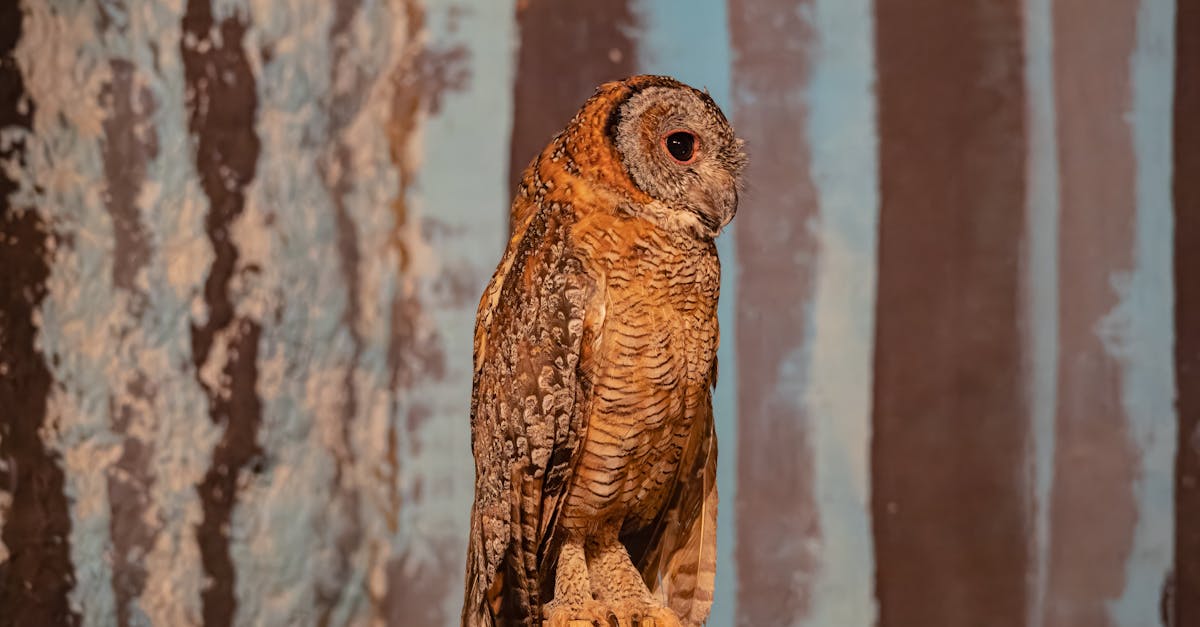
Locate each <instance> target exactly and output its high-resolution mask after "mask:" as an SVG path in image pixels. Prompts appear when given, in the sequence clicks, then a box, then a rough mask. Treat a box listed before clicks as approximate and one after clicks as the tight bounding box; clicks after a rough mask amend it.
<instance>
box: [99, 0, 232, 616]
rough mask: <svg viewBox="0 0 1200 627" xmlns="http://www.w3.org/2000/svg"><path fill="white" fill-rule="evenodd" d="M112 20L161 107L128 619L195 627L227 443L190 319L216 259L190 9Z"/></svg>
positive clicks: (143, 208) (136, 426) (142, 9)
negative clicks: (198, 373) (194, 136)
mask: <svg viewBox="0 0 1200 627" xmlns="http://www.w3.org/2000/svg"><path fill="white" fill-rule="evenodd" d="M105 10H108V11H111V15H110V18H109V19H110V21H111V23H112V24H113V27H112V28H114V29H119V33H114V34H112V35H109V36H108V37H106V39H105V42H106V45H107V46H108V49H109V51H110V52H111V53H112V54H113V55H115V56H117V57H119V58H121V59H124V60H125V61H127V62H128V63H130V64H131V65H132V68H133V72H134V76H135V77H136V82H135V85H134V86H135V88H136V89H137V90H139V91H141V90H145V91H147V92H148V94H149V98H150V99H151V100H152V101H153V102H154V103H155V107H154V109H153V111H150V112H146V113H147V120H146V122H145V124H146V125H147V127H148V128H146V129H145V131H144V132H145V133H146V134H147V135H153V136H154V137H155V141H156V144H157V146H158V149H159V150H158V152H157V154H156V155H155V156H154V158H151V159H149V160H148V161H147V163H146V172H145V181H144V183H143V184H142V186H141V188H140V191H139V193H138V195H137V197H136V200H135V203H134V204H135V205H136V207H137V208H138V209H139V211H140V216H141V221H142V224H143V226H144V227H145V229H146V236H147V245H148V247H149V249H150V255H149V258H148V259H147V261H146V265H145V269H144V272H143V276H144V277H145V278H144V284H143V283H142V281H141V280H139V281H138V285H139V287H140V288H141V289H142V290H143V293H144V295H145V296H144V297H145V306H144V309H143V311H142V313H141V317H140V318H139V319H138V322H137V328H135V329H134V330H132V331H131V332H130V334H129V335H128V337H126V345H125V350H126V351H127V352H128V355H123V356H122V358H121V359H120V360H118V362H117V363H116V364H115V365H116V366H117V367H121V364H126V363H128V362H136V364H137V366H138V368H139V369H140V371H141V373H142V375H143V376H144V379H145V380H144V382H143V385H144V386H145V387H146V388H147V389H150V390H154V394H151V395H149V396H148V397H147V398H146V399H145V401H144V402H145V405H146V407H145V408H144V409H142V410H141V411H140V412H139V414H138V416H137V418H135V419H134V420H132V421H131V422H130V424H129V425H128V427H127V436H129V437H132V438H136V439H137V440H139V441H142V442H153V443H154V446H153V447H152V448H151V449H150V450H149V451H148V452H147V454H148V455H149V460H148V461H147V465H148V467H150V468H152V469H154V473H155V475H154V481H153V482H152V483H150V484H149V486H148V487H147V488H146V495H147V503H145V508H144V511H143V512H142V524H143V525H144V526H145V527H146V528H147V529H153V530H155V533H154V536H153V540H152V541H151V543H150V545H149V546H148V547H146V552H145V553H144V554H142V555H140V556H138V559H139V561H140V563H141V566H142V567H143V568H144V570H145V585H144V588H143V590H142V591H141V595H140V596H139V597H137V598H135V599H133V600H132V601H131V603H130V605H129V607H127V608H126V610H127V612H128V615H129V620H130V622H131V624H139V625H145V624H155V625H158V624H164V625H166V624H169V625H196V624H199V623H200V615H201V608H200V590H201V588H202V586H203V585H204V582H203V579H202V578H203V568H202V567H201V562H200V555H199V550H198V547H197V545H196V542H195V535H194V534H195V531H194V530H195V527H196V526H197V525H198V524H199V523H200V521H201V517H202V515H201V511H200V505H199V500H198V499H197V498H196V492H195V485H196V484H197V483H199V482H200V481H201V480H202V478H203V475H204V472H205V469H206V468H207V466H208V463H209V451H211V450H212V448H213V446H214V445H215V443H216V438H217V437H218V435H219V434H218V431H217V429H216V428H215V427H214V426H213V425H212V424H211V422H210V421H208V420H207V419H204V418H203V417H202V416H198V415H197V410H198V408H202V407H204V406H205V400H204V398H203V396H202V394H201V390H200V388H199V386H197V385H196V384H195V374H194V371H193V370H192V366H191V359H190V357H191V346H190V343H189V341H188V323H189V318H188V315H189V312H190V310H191V307H192V303H193V302H194V301H195V300H198V299H199V296H200V294H201V291H202V286H203V283H204V277H205V271H206V269H207V268H208V267H209V265H210V263H211V260H212V256H213V253H212V250H211V247H210V246H209V245H208V242H207V239H206V238H205V237H204V235H203V234H204V226H203V225H204V214H205V212H206V211H207V202H206V200H205V198H204V196H203V193H202V192H201V190H200V187H199V184H198V181H197V179H196V176H195V171H194V170H193V169H192V167H191V164H190V163H189V160H188V159H186V158H180V157H181V156H183V155H188V154H189V153H190V152H191V144H190V139H189V137H188V131H187V128H186V123H187V114H186V111H185V108H184V96H185V88H184V74H183V68H182V66H181V59H180V57H179V55H178V54H173V53H172V52H173V51H174V50H176V49H177V46H178V42H179V40H180V37H181V33H180V28H179V19H180V14H181V13H182V2H180V1H173V0H172V1H162V2H151V3H145V2H143V3H139V4H138V10H136V11H130V10H128V9H127V8H125V7H120V6H118V5H116V4H115V3H114V4H107V5H105ZM127 446H128V445H127ZM110 618H111V617H110Z"/></svg>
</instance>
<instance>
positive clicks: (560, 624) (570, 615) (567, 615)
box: [543, 599, 617, 627]
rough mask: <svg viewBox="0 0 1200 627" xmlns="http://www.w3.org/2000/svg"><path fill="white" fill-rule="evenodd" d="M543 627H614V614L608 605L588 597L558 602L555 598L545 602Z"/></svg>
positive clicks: (615, 620) (615, 621)
mask: <svg viewBox="0 0 1200 627" xmlns="http://www.w3.org/2000/svg"><path fill="white" fill-rule="evenodd" d="M544 611H545V613H546V622H545V624H544V625H543V627H614V626H616V625H617V618H616V615H614V614H613V612H612V611H611V610H609V609H608V606H606V605H604V604H603V603H600V602H599V601H594V600H592V599H588V600H586V601H583V602H580V603H568V602H562V603H560V602H559V601H558V600H557V599H555V600H554V601H551V602H549V603H547V604H546V606H545V608H544Z"/></svg>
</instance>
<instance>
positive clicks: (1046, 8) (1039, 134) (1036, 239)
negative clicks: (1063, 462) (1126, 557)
mask: <svg viewBox="0 0 1200 627" xmlns="http://www.w3.org/2000/svg"><path fill="white" fill-rule="evenodd" d="M1053 19H1054V18H1053V10H1052V7H1051V0H1026V2H1025V59H1026V61H1025V68H1026V73H1025V86H1026V94H1027V95H1026V97H1027V99H1028V116H1029V123H1028V134H1027V136H1028V142H1029V143H1028V150H1029V156H1028V161H1027V162H1026V173H1027V185H1028V187H1027V188H1026V195H1025V205H1026V207H1025V210H1026V227H1025V234H1026V235H1025V237H1026V241H1027V242H1028V244H1027V250H1028V252H1027V257H1026V259H1025V262H1026V266H1025V269H1024V283H1025V285H1024V296H1025V299H1026V300H1025V311H1024V315H1025V316H1026V318H1027V320H1028V325H1027V329H1028V330H1027V332H1026V333H1027V335H1026V338H1025V339H1026V351H1027V354H1028V356H1029V362H1028V364H1029V365H1028V368H1029V372H1028V376H1029V384H1030V389H1029V396H1030V399H1029V402H1030V414H1031V420H1032V423H1033V424H1032V425H1031V428H1030V430H1029V433H1030V442H1029V447H1030V449H1031V450H1030V454H1029V459H1030V467H1029V474H1030V476H1029V486H1030V488H1029V489H1030V491H1031V499H1032V501H1033V507H1032V508H1031V511H1032V517H1033V519H1032V521H1031V526H1032V529H1033V534H1032V536H1033V537H1032V538H1031V540H1030V544H1031V546H1030V554H1031V559H1030V565H1031V568H1032V569H1033V572H1032V573H1030V577H1029V586H1030V590H1029V611H1028V614H1027V616H1028V622H1029V625H1030V627H1037V626H1039V625H1042V624H1043V622H1044V619H1045V607H1046V592H1047V585H1048V584H1047V581H1048V577H1049V571H1050V511H1051V506H1050V503H1051V502H1050V499H1051V488H1052V486H1053V484H1054V451H1055V433H1056V430H1055V417H1056V409H1057V403H1058V387H1057V383H1058V232H1059V229H1058V224H1059V198H1058V186H1059V176H1058V139H1057V130H1056V127H1057V122H1056V110H1055V97H1054V93H1055V92H1054V21H1053Z"/></svg>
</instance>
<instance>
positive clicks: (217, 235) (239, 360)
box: [180, 0, 262, 627]
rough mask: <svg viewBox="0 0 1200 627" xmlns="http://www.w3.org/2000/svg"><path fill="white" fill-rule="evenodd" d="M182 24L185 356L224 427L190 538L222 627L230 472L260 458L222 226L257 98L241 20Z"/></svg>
mask: <svg viewBox="0 0 1200 627" xmlns="http://www.w3.org/2000/svg"><path fill="white" fill-rule="evenodd" d="M181 26H182V30H183V37H182V38H181V39H180V52H181V54H182V56H183V62H184V76H185V78H186V81H187V90H188V91H187V110H188V130H189V131H190V132H191V134H192V135H193V137H194V141H195V142H196V144H195V145H196V170H197V172H198V173H199V175H200V183H201V186H202V187H203V189H204V193H205V195H206V196H207V197H208V201H209V211H208V214H207V216H206V217H205V224H204V226H205V231H206V232H207V234H208V238H209V241H210V242H211V244H212V247H213V251H214V253H215V257H214V259H213V263H212V267H211V269H210V270H209V275H208V279H207V280H206V281H205V284H204V301H205V303H206V304H207V306H208V318H207V320H205V321H204V322H203V323H201V324H195V323H194V324H193V326H192V332H191V336H192V356H193V360H194V361H195V366H196V378H197V381H199V383H200V385H201V386H202V387H204V389H205V392H206V393H207V395H208V401H209V416H210V417H211V419H212V421H213V422H214V423H216V424H218V425H224V427H225V432H224V433H223V434H222V436H221V440H220V441H219V442H218V443H217V446H216V448H215V449H214V450H213V454H212V464H211V466H210V467H209V470H208V472H207V473H206V474H205V477H204V481H203V482H201V483H200V484H199V485H198V486H197V487H196V489H197V492H198V493H199V495H200V500H201V504H202V507H203V510H204V519H203V521H202V522H201V523H200V525H199V526H198V527H197V528H196V540H197V542H198V543H199V545H200V560H201V562H202V564H203V565H204V572H205V574H206V575H207V576H208V578H209V583H208V586H207V587H206V588H205V589H204V591H203V592H202V599H203V604H204V609H203V614H204V624H205V625H207V626H210V627H226V626H228V625H230V624H232V622H233V616H234V611H235V609H236V606H237V600H236V599H235V598H234V580H235V577H236V573H235V572H234V569H233V560H232V558H231V557H230V552H229V526H230V524H231V514H232V512H233V506H234V503H235V502H236V500H237V494H236V491H237V486H238V475H239V474H240V473H241V471H242V470H243V469H245V468H247V467H248V466H251V465H252V464H253V463H254V462H255V460H256V459H258V458H259V457H260V456H261V455H262V450H261V449H260V448H259V446H258V442H257V437H258V428H259V423H260V422H261V420H262V405H261V402H260V400H259V398H258V395H257V393H256V391H255V385H256V383H257V380H258V364H257V358H258V340H259V335H260V333H261V329H260V327H259V326H258V324H257V323H255V322H253V321H250V320H238V319H236V318H235V311H234V305H233V302H232V300H231V299H230V295H229V282H230V280H231V279H232V277H233V274H234V272H235V271H236V270H237V260H238V251H237V247H236V246H235V245H234V243H233V241H232V240H231V233H230V229H231V227H232V225H233V222H234V220H235V219H236V218H237V217H238V215H240V214H241V212H242V209H243V208H244V206H245V195H244V190H245V187H246V185H248V184H249V183H250V181H251V180H252V179H253V178H254V171H255V165H256V163H257V160H258V153H259V148H260V142H259V139H258V137H257V136H256V135H255V132H254V120H255V115H256V114H257V110H258V98H257V95H256V94H255V85H254V77H253V75H252V74H251V71H250V64H249V63H248V61H247V58H246V52H245V50H243V48H242V38H243V36H244V35H245V32H246V23H245V22H244V21H243V20H242V18H241V17H240V16H238V17H231V18H227V19H224V20H222V21H221V22H220V23H219V24H218V23H216V22H215V21H214V19H213V15H212V6H211V4H210V1H209V0H188V3H187V9H186V12H185V13H184V16H183V20H182V24H181ZM214 28H218V29H220V38H219V39H217V38H214V37H213V36H212V33H213V29H214ZM226 329H230V330H232V333H230V334H229V338H228V344H229V345H228V360H227V362H226V363H225V364H224V366H223V367H222V368H221V372H222V374H223V375H224V379H225V380H227V381H228V382H229V387H228V389H227V390H222V389H215V388H209V387H208V385H207V384H206V383H205V382H204V380H203V378H202V377H201V375H200V372H201V370H203V369H204V367H205V364H206V363H207V362H208V359H209V354H210V351H211V349H212V346H213V343H214V342H215V341H218V338H217V333H218V332H219V331H223V330H226ZM253 469H254V470H256V471H257V470H259V468H258V467H257V466H256V467H254V468H253Z"/></svg>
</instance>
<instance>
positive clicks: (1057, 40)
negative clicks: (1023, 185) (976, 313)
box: [1044, 0, 1138, 627]
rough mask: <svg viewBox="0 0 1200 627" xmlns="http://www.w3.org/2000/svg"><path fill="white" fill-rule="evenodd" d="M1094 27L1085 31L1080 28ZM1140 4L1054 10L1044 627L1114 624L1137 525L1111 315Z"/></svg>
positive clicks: (1076, 4)
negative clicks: (1051, 404)
mask: <svg viewBox="0 0 1200 627" xmlns="http://www.w3.org/2000/svg"><path fill="white" fill-rule="evenodd" d="M1080 20H1086V21H1087V23H1088V28H1078V24H1079V23H1080ZM1136 24H1137V3H1136V2H1109V3H1103V4H1097V3H1094V2H1089V1H1088V0H1063V1H1060V2H1056V3H1055V4H1054V75H1055V77H1056V78H1055V80H1056V83H1055V100H1056V107H1057V115H1056V118H1057V120H1058V122H1057V126H1058V146H1059V151H1058V153H1059V198H1060V229H1059V233H1060V237H1059V242H1058V245H1059V259H1058V261H1059V275H1060V276H1061V277H1063V280H1062V281H1061V282H1060V285H1059V320H1058V328H1059V361H1058V404H1057V408H1056V417H1055V451H1054V464H1053V466H1054V480H1053V484H1052V486H1051V495H1050V503H1049V507H1050V553H1049V556H1048V578H1047V590H1046V603H1045V616H1044V619H1045V624H1046V625H1047V626H1050V627H1103V626H1104V625H1112V624H1113V621H1112V618H1111V616H1109V611H1108V606H1109V604H1110V603H1111V602H1112V601H1115V600H1117V599H1118V598H1120V596H1121V592H1122V590H1123V589H1124V587H1125V585H1126V584H1125V581H1126V561H1127V559H1128V558H1129V554H1130V550H1131V548H1132V543H1133V532H1134V527H1135V525H1136V524H1137V505H1136V503H1135V502H1134V494H1133V488H1134V484H1135V482H1136V473H1137V466H1138V459H1137V452H1136V451H1135V450H1134V449H1133V444H1132V442H1131V441H1130V439H1129V433H1128V418H1127V417H1126V415H1125V409H1124V407H1123V405H1122V402H1121V388H1122V385H1121V382H1122V368H1123V365H1122V359H1121V358H1120V356H1119V355H1117V354H1114V349H1113V348H1112V347H1111V346H1106V345H1105V344H1106V342H1107V343H1109V344H1111V343H1112V342H1113V341H1114V340H1112V339H1106V338H1105V336H1109V338H1111V337H1112V336H1113V334H1112V333H1111V332H1106V331H1105V323H1104V320H1105V318H1106V317H1108V316H1109V315H1110V314H1111V312H1112V311H1113V310H1114V309H1115V308H1116V307H1117V305H1118V304H1119V303H1120V299H1121V295H1120V294H1118V293H1117V291H1116V290H1115V289H1114V286H1113V277H1114V276H1116V275H1118V274H1120V273H1124V272H1128V271H1129V270H1130V269H1131V268H1132V264H1133V246H1134V232H1133V225H1134V221H1135V212H1136V202H1137V201H1136V198H1135V197H1134V191H1135V185H1134V175H1135V172H1136V163H1135V157H1134V154H1133V143H1132V142H1133V138H1132V135H1131V128H1130V125H1129V123H1128V121H1127V119H1128V115H1129V113H1128V112H1129V111H1130V109H1131V107H1132V103H1131V98H1132V96H1131V94H1132V91H1133V90H1132V88H1131V84H1130V63H1129V58H1130V55H1131V54H1132V52H1133V49H1134V45H1135V28H1136Z"/></svg>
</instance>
